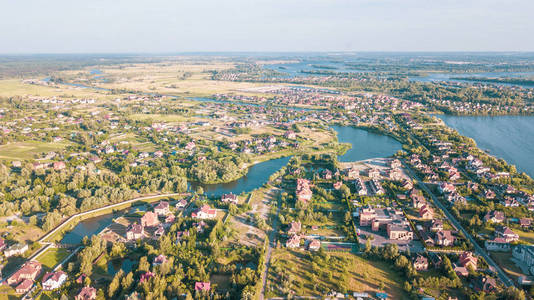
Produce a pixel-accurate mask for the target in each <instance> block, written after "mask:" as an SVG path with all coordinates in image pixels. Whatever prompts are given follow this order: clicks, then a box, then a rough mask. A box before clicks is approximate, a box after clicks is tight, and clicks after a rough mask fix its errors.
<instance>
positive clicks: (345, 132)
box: [332, 126, 402, 162]
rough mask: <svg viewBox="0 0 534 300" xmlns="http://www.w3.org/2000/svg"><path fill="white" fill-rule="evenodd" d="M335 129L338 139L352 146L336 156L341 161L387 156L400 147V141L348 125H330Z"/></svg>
mask: <svg viewBox="0 0 534 300" xmlns="http://www.w3.org/2000/svg"><path fill="white" fill-rule="evenodd" d="M332 128H333V129H334V130H335V131H337V138H338V141H339V142H341V143H351V144H352V148H351V149H349V150H348V151H347V152H346V153H345V154H343V155H340V156H338V160H339V161H341V162H349V161H358V160H365V159H369V158H377V157H387V156H391V155H393V154H395V153H396V152H397V151H399V150H401V149H402V145H401V143H399V142H398V141H397V140H395V139H394V138H392V137H389V136H385V135H381V134H377V133H373V132H369V131H367V130H363V129H358V128H353V127H350V126H332Z"/></svg>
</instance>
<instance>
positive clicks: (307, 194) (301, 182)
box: [295, 178, 313, 203]
mask: <svg viewBox="0 0 534 300" xmlns="http://www.w3.org/2000/svg"><path fill="white" fill-rule="evenodd" d="M295 195H296V196H297V200H298V201H302V202H305V203H306V202H308V201H310V200H311V198H312V195H313V193H312V191H311V189H310V181H309V180H307V179H301V178H298V179H297V189H296V190H295Z"/></svg>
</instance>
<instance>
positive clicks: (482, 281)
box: [473, 275, 497, 293]
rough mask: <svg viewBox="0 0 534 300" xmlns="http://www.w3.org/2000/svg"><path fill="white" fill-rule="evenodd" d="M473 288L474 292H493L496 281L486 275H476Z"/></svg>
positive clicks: (495, 288) (495, 287)
mask: <svg viewBox="0 0 534 300" xmlns="http://www.w3.org/2000/svg"><path fill="white" fill-rule="evenodd" d="M473 289H474V290H475V291H476V292H484V293H493V292H495V291H496V290H497V281H496V280H495V278H493V277H490V276H487V275H482V276H478V277H477V278H476V279H475V281H474V282H473Z"/></svg>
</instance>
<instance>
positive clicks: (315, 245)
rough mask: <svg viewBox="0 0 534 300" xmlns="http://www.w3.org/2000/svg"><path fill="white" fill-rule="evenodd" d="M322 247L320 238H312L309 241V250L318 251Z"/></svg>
mask: <svg viewBox="0 0 534 300" xmlns="http://www.w3.org/2000/svg"><path fill="white" fill-rule="evenodd" d="M320 248H321V241H319V240H315V239H313V240H311V241H310V242H309V243H308V250H310V251H317V250H319V249H320Z"/></svg>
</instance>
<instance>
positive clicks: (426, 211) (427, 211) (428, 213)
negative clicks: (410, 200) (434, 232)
mask: <svg viewBox="0 0 534 300" xmlns="http://www.w3.org/2000/svg"><path fill="white" fill-rule="evenodd" d="M419 217H421V219H424V220H432V219H434V210H433V209H432V207H430V205H428V204H425V205H423V206H422V207H421V208H419Z"/></svg>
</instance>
